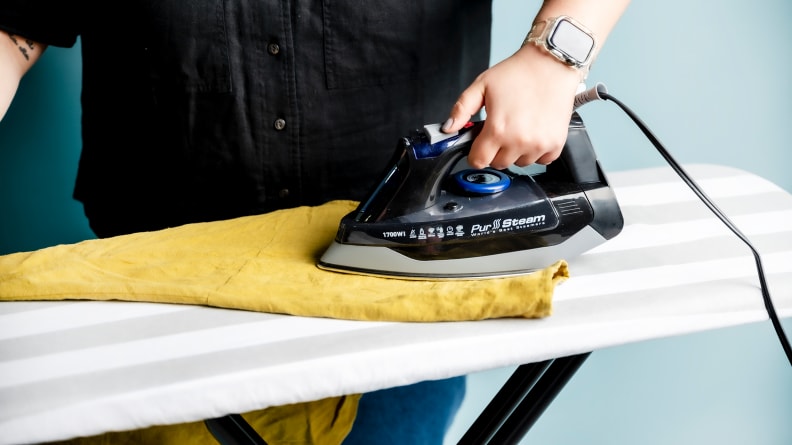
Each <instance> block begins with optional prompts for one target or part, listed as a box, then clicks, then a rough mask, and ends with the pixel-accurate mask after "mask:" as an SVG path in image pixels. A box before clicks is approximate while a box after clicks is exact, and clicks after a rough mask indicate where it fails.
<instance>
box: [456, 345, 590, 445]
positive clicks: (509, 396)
mask: <svg viewBox="0 0 792 445" xmlns="http://www.w3.org/2000/svg"><path fill="white" fill-rule="evenodd" d="M589 355H590V353H589V352H587V353H584V354H578V355H573V356H569V357H562V358H557V359H554V360H547V361H544V362H539V363H530V364H526V365H521V366H519V367H518V368H517V369H516V370H515V371H514V373H513V374H512V376H511V377H510V378H509V380H507V381H506V383H504V385H503V387H502V388H501V389H500V391H498V393H497V394H496V395H495V397H494V398H493V399H492V401H491V402H490V403H489V404H488V405H487V407H486V408H484V411H482V413H481V414H480V415H479V417H478V418H477V419H476V421H475V422H473V425H471V427H470V428H469V429H468V431H467V432H466V433H465V435H464V436H462V438H461V439H460V440H459V442H458V445H480V444H486V443H493V444H498V445H501V444H503V445H507V444H517V443H519V442H520V440H521V439H522V438H523V436H525V434H526V433H528V430H530V429H531V427H532V426H533V425H534V423H536V421H537V420H538V419H539V417H540V416H541V415H542V413H543V412H544V411H545V409H547V407H548V406H550V403H552V402H553V399H555V397H556V395H558V393H559V392H561V389H563V387H564V385H566V384H567V382H569V379H570V378H572V376H573V375H574V374H575V372H576V371H577V370H578V369H579V368H580V366H581V365H582V364H583V362H584V361H585V360H586V358H588V356H589Z"/></svg>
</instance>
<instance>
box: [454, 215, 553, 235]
mask: <svg viewBox="0 0 792 445" xmlns="http://www.w3.org/2000/svg"><path fill="white" fill-rule="evenodd" d="M546 220H547V215H545V214H541V215H534V216H526V217H524V218H506V219H502V218H498V219H494V220H492V224H473V227H471V228H470V234H471V235H474V236H475V235H483V234H486V233H491V232H505V231H510V230H515V229H517V228H520V227H535V226H541V225H543V224H544V223H545V221H546Z"/></svg>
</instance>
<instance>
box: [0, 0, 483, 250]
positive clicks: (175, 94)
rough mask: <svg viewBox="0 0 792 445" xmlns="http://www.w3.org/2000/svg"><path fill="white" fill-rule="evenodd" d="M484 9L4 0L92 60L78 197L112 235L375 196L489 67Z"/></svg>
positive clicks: (22, 18) (279, 0)
mask: <svg viewBox="0 0 792 445" xmlns="http://www.w3.org/2000/svg"><path fill="white" fill-rule="evenodd" d="M490 21H491V4H490V2H489V1H474V0H462V1H451V0H423V1H420V0H398V1H378V2H366V1H362V0H360V1H344V0H292V1H288V0H256V1H249V0H203V1H201V0H131V1H126V2H116V1H90V0H83V1H68V0H4V1H3V2H0V29H4V30H6V31H9V32H11V33H14V34H18V35H20V36H23V37H26V38H29V39H32V40H35V41H39V42H41V43H45V44H49V45H54V46H66V47H68V46H72V45H74V43H75V42H76V39H77V37H78V36H79V38H80V43H81V47H82V52H83V89H82V111H83V115H82V125H83V132H82V137H83V150H82V154H81V158H80V166H79V172H78V178H77V184H76V187H75V194H74V195H75V198H76V199H78V200H80V201H82V202H83V204H84V205H85V210H86V214H87V215H88V217H89V219H90V222H91V226H92V228H94V230H95V231H96V232H97V234H98V235H100V236H109V235H115V234H119V233H127V232H135V231H142V230H155V229H159V228H163V227H167V226H175V225H180V224H184V223H188V222H197V221H208V220H216V219H225V218H230V217H235V216H241V215H248V214H255V213H260V212H266V211H271V210H274V209H279V208H287V207H293V206H298V205H318V204H321V203H323V202H326V201H328V200H332V199H362V197H363V195H364V194H365V193H366V192H367V191H368V189H369V188H370V187H371V186H372V185H373V182H374V181H375V180H376V179H378V178H379V176H380V174H381V172H382V170H383V169H384V168H385V166H386V164H387V162H388V160H389V158H390V156H391V154H392V151H393V149H394V148H395V146H396V141H397V140H398V138H399V137H401V136H405V135H406V134H407V133H408V132H409V131H410V130H412V129H414V128H418V127H420V126H421V125H423V124H425V123H429V122H440V121H443V120H445V119H446V118H447V117H448V112H449V110H450V108H451V106H452V105H453V103H454V101H455V100H456V98H457V97H458V95H459V93H461V92H462V90H463V89H464V88H465V87H467V86H468V85H469V84H470V82H472V80H473V79H474V78H475V76H476V75H478V74H479V73H481V72H482V71H484V70H485V69H486V68H487V65H488V62H489V46H490Z"/></svg>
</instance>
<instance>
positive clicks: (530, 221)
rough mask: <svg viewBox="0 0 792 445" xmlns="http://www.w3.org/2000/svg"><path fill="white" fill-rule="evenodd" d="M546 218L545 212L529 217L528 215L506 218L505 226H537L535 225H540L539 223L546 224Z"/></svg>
mask: <svg viewBox="0 0 792 445" xmlns="http://www.w3.org/2000/svg"><path fill="white" fill-rule="evenodd" d="M545 219H546V217H545V215H544V214H542V215H536V216H529V217H526V218H510V219H504V220H503V228H504V229H507V228H509V227H514V226H526V225H532V226H535V225H539V224H544V222H545Z"/></svg>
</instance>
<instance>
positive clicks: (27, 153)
mask: <svg viewBox="0 0 792 445" xmlns="http://www.w3.org/2000/svg"><path fill="white" fill-rule="evenodd" d="M539 3H540V2H539V1H538V0H537V1H534V2H525V1H524V0H495V9H494V13H495V23H494V29H493V55H492V61H493V63H495V62H497V61H499V60H501V59H503V58H505V57H507V56H508V55H509V54H511V53H512V52H513V51H515V50H516V49H517V47H518V46H519V43H520V42H522V39H523V38H524V35H525V32H526V31H527V29H528V27H529V26H530V21H531V19H532V18H533V15H534V14H535V10H536V8H537V7H538V4H539ZM791 19H792V3H789V2H788V1H787V0H765V1H763V2H761V4H760V3H759V2H737V1H716V0H700V1H696V2H686V1H683V0H671V1H664V2H649V1H638V0H636V1H634V2H633V4H632V5H631V6H630V7H629V8H628V10H627V13H626V14H625V16H624V18H623V19H622V21H621V22H620V23H619V25H618V26H617V28H616V29H615V30H614V32H613V34H612V35H611V37H610V39H609V41H608V43H607V45H606V46H605V49H604V50H603V52H602V53H601V55H600V57H599V59H598V60H597V62H596V64H595V65H594V68H593V69H592V72H591V75H590V76H589V79H590V81H591V82H598V81H600V82H604V83H605V84H606V85H607V86H608V88H609V90H610V92H611V93H612V94H613V95H614V96H616V97H617V98H619V99H621V100H622V101H624V102H626V103H627V104H628V105H629V106H630V107H631V108H633V109H634V110H635V111H636V112H637V113H638V114H639V115H640V116H641V117H642V118H643V119H644V121H646V123H647V124H648V125H649V126H650V127H651V128H652V130H653V131H654V132H655V133H656V134H657V135H658V136H659V137H660V138H661V140H662V141H663V142H664V144H665V145H666V146H667V148H668V149H669V150H670V151H671V152H672V153H673V154H674V156H675V157H676V158H677V159H678V160H679V161H681V162H684V163H696V162H705V163H717V164H724V165H731V166H735V167H739V168H743V169H746V170H749V171H751V172H754V173H756V174H759V175H761V176H763V177H765V178H768V179H770V180H772V181H773V182H775V183H777V184H779V185H780V186H782V187H784V188H785V189H787V190H789V191H792V175H790V174H789V173H788V170H789V168H790V167H792V150H790V143H789V140H788V133H789V130H788V128H789V125H790V124H789V123H790V122H792V111H791V110H790V107H789V102H790V99H792V87H791V86H790V81H789V77H790V73H791V72H792V26H790V21H792V20H791ZM79 88H80V66H79V47H76V48H74V49H70V50H64V49H57V48H50V49H49V50H47V53H46V54H45V56H44V57H43V59H42V60H41V61H40V62H39V63H38V64H37V65H36V66H35V67H34V68H33V70H31V72H30V73H29V74H28V76H27V77H26V78H25V79H24V80H23V84H22V86H21V88H20V91H19V93H18V95H17V97H16V99H15V101H14V103H13V104H12V106H11V109H10V110H9V113H8V115H7V116H6V118H5V119H4V120H3V121H2V122H0V254H2V253H9V252H16V251H23V250H33V249H38V248H41V247H45V246H49V245H53V244H58V243H71V242H76V241H79V240H83V239H88V238H92V237H93V234H92V233H91V232H90V230H89V229H88V226H87V223H86V221H85V219H84V217H83V215H82V209H81V207H80V206H79V205H78V204H77V203H75V202H74V201H72V199H71V192H72V187H73V182H74V175H75V171H76V167H77V162H78V159H79V141H80V136H79V120H80V116H79ZM581 114H582V115H583V118H584V119H585V120H586V123H587V126H588V128H589V132H590V134H591V137H592V140H593V142H594V145H595V147H596V148H597V152H598V154H599V156H600V158H601V161H602V163H603V164H604V166H605V168H606V170H608V171H618V170H624V169H630V168H638V167H650V166H661V165H664V161H663V160H662V159H661V158H660V157H659V155H658V154H657V153H656V151H655V150H654V148H653V147H652V146H651V145H650V144H649V143H648V142H647V141H646V140H645V138H644V137H643V135H642V134H640V132H638V130H637V129H635V127H634V126H633V124H632V123H630V122H629V121H628V120H627V118H626V116H625V115H624V114H622V112H621V111H619V110H618V109H617V108H616V106H615V105H613V104H610V103H596V104H591V105H587V106H586V107H585V108H583V109H582V110H581ZM790 224H792V221H790ZM785 326H786V329H787V332H790V331H792V323H790V321H789V320H787V321H786V322H785ZM510 372H511V369H499V370H494V371H490V372H486V373H480V374H475V375H473V376H471V378H470V389H469V396H468V398H467V399H466V401H465V405H464V406H463V410H462V412H461V413H460V415H459V416H458V419H457V422H456V423H455V424H454V427H453V428H452V431H451V432H450V434H449V442H453V441H454V440H455V439H456V438H458V437H459V435H461V434H462V431H463V429H464V428H466V427H467V425H469V423H470V422H472V420H473V419H474V418H475V416H476V415H477V414H478V411H479V410H480V409H481V408H482V407H483V406H484V405H485V403H486V402H487V401H488V399H489V397H491V395H492V394H494V392H495V391H496V389H497V387H498V385H500V384H501V383H502V382H503V380H505V379H506V378H507V377H508V375H509V373H510ZM790 419H792V369H790V367H789V365H788V364H787V363H786V362H785V359H784V357H783V355H782V352H781V349H780V346H779V345H778V342H777V340H776V338H775V337H774V334H773V332H772V328H771V327H770V325H769V323H758V324H752V325H748V326H741V327H736V328H730V329H722V330H718V331H713V332H708V333H703V334H696V335H687V336H684V337H678V338H669V339H661V340H655V341H649V342H643V343H640V344H632V345H625V346H620V347H614V348H609V349H606V350H602V351H597V352H596V353H594V354H593V355H592V356H591V358H590V359H589V360H588V361H587V362H586V363H585V364H584V366H583V368H582V369H581V370H580V371H579V372H578V374H576V376H575V377H574V379H573V380H572V381H571V382H570V384H569V385H568V386H567V388H566V389H565V390H564V391H563V392H562V393H561V394H560V395H559V397H558V398H557V399H556V401H555V403H554V404H553V405H551V406H550V408H549V409H548V411H547V412H546V413H545V415H544V416H543V417H542V418H541V419H540V421H539V422H538V423H537V424H536V426H535V427H534V428H533V429H532V430H531V432H530V433H529V435H528V436H527V438H526V441H525V442H526V443H528V442H530V443H541V444H569V443H586V444H609V445H614V444H625V445H626V444H631V445H632V444H635V443H640V444H667V443H676V444H696V445H698V444H701V443H718V444H723V445H728V444H735V445H736V444H745V443H751V444H779V445H780V444H784V445H787V444H790V443H792V422H790V421H789V420H790Z"/></svg>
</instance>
